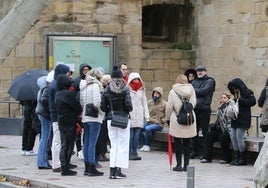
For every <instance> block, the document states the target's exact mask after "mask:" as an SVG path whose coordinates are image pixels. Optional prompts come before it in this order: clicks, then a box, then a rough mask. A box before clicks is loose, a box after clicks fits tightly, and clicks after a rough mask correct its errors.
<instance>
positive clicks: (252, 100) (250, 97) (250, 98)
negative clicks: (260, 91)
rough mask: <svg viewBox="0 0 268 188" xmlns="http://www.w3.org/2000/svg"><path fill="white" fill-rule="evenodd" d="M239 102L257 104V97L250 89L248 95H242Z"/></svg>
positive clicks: (245, 104)
mask: <svg viewBox="0 0 268 188" xmlns="http://www.w3.org/2000/svg"><path fill="white" fill-rule="evenodd" d="M238 104H239V105H241V106H250V107H251V106H254V105H255V104H256V98H255V96H254V93H253V91H251V90H249V91H248V93H247V96H241V98H239V102H238Z"/></svg>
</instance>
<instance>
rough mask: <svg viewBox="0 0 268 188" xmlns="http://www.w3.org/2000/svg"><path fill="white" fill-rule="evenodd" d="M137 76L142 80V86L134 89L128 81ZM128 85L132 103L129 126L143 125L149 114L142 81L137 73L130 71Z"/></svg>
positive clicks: (141, 126)
mask: <svg viewBox="0 0 268 188" xmlns="http://www.w3.org/2000/svg"><path fill="white" fill-rule="evenodd" d="M135 78H139V79H140V81H141V82H142V85H143V86H142V87H141V88H140V89H139V90H137V91H134V90H133V89H132V88H131V87H130V83H131V81H132V80H133V79H135ZM128 87H129V91H130V96H131V101H132V104H133V111H132V112H130V117H131V119H130V128H135V127H140V128H143V127H144V122H145V120H147V119H149V118H150V115H149V109H148V103H147V98H146V95H145V87H144V83H143V81H142V79H141V77H140V75H139V74H138V73H135V72H134V73H130V74H129V77H128Z"/></svg>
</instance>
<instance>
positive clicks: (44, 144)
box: [36, 115, 52, 167]
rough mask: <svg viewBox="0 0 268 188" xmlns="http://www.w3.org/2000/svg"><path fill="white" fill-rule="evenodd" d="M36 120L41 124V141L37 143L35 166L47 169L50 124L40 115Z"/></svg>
mask: <svg viewBox="0 0 268 188" xmlns="http://www.w3.org/2000/svg"><path fill="white" fill-rule="evenodd" d="M38 118H39V120H40V122H41V139H40V141H39V147H38V154H37V162H36V164H37V166H38V167H47V166H49V165H50V164H49V162H48V157H47V152H48V143H49V138H50V135H51V128H52V124H51V121H50V120H48V119H47V118H45V117H43V116H41V115H38Z"/></svg>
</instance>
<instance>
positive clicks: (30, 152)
mask: <svg viewBox="0 0 268 188" xmlns="http://www.w3.org/2000/svg"><path fill="white" fill-rule="evenodd" d="M25 155H26V156H35V155H36V153H34V151H33V150H31V151H26V153H25Z"/></svg>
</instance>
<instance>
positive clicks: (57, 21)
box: [0, 0, 268, 114]
mask: <svg viewBox="0 0 268 188" xmlns="http://www.w3.org/2000/svg"><path fill="white" fill-rule="evenodd" d="M184 2H185V1H183V0H179V1H178V0H142V1H138V0H128V1H125V0H92V1H86V0H82V1H65V0H53V2H52V3H51V5H50V6H49V7H48V8H47V9H46V10H44V12H43V14H42V16H41V17H40V19H39V21H38V22H36V23H35V24H34V25H33V27H32V28H31V30H30V31H29V32H28V33H27V34H26V36H25V38H23V39H22V40H20V41H19V43H18V45H17V46H16V47H15V48H14V50H13V51H12V52H11V53H10V55H9V56H8V58H7V59H6V60H5V61H4V62H3V63H2V64H0V100H9V99H10V97H9V95H8V94H7V93H6V91H7V89H8V87H9V85H10V83H11V81H12V79H13V78H14V77H15V76H16V75H18V74H20V73H22V72H23V71H25V70H27V69H30V68H45V60H44V56H45V41H44V39H45V34H46V33H48V32H68V33H83V34H89V33H96V34H103V33H111V34H114V35H117V36H118V60H119V61H123V62H126V63H127V64H128V66H129V69H130V71H135V72H140V73H141V75H142V78H143V80H144V81H145V83H146V88H147V94H148V95H147V96H148V97H150V93H151V90H152V89H153V88H154V87H155V86H158V85H160V86H163V87H164V90H165V97H166V96H167V93H168V91H169V89H170V88H171V86H172V84H173V83H174V80H175V78H176V75H177V74H179V73H183V72H184V71H185V70H186V69H187V68H190V67H194V66H195V65H194V64H196V65H198V64H204V65H206V66H207V69H208V74H209V75H210V76H212V77H214V78H215V79H216V82H217V85H216V93H215V95H214V98H213V105H212V109H213V110H216V108H217V106H218V105H219V100H218V99H219V96H220V93H221V92H222V91H225V90H227V87H226V86H227V83H228V81H229V80H231V79H232V78H235V77H240V78H242V79H243V80H244V81H245V83H246V84H247V85H248V87H249V88H250V89H252V90H253V91H254V93H255V96H256V98H258V97H259V94H260V91H261V89H262V88H263V87H264V84H265V82H266V78H267V75H268V69H267V65H268V62H267V43H268V40H267V37H268V32H267V31H268V29H267V21H268V15H267V14H268V8H267V7H268V2H266V1H263V0H225V1H219V0H191V1H190V2H191V3H192V4H193V5H194V15H193V16H194V20H195V24H194V40H193V41H194V42H193V44H194V48H193V50H192V51H178V50H171V49H143V48H142V47H141V46H142V30H141V28H142V6H146V5H151V4H159V3H178V4H181V3H184ZM195 58H196V61H195ZM259 112H260V108H258V107H257V105H256V106H255V107H254V108H253V114H258V113H259Z"/></svg>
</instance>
